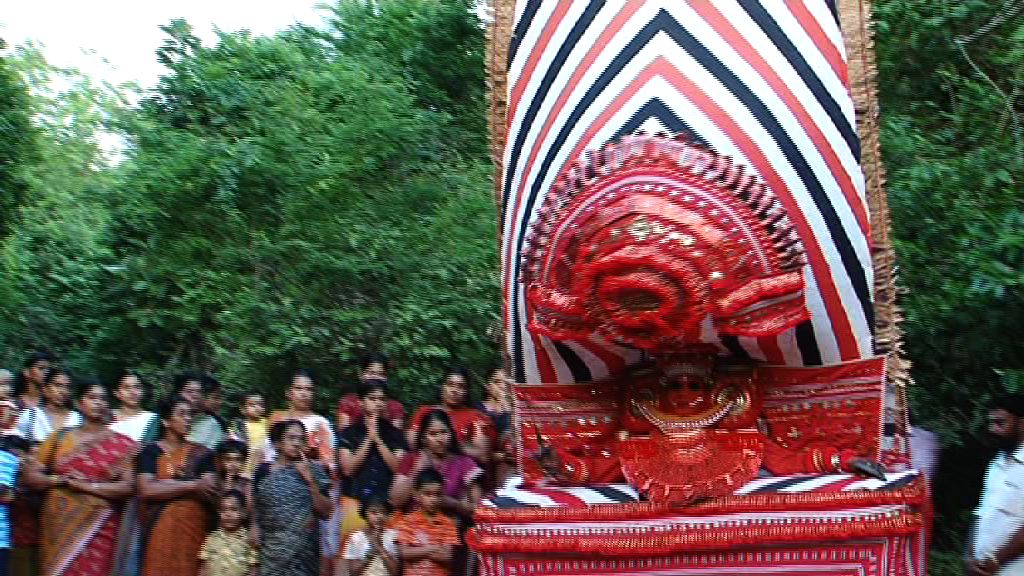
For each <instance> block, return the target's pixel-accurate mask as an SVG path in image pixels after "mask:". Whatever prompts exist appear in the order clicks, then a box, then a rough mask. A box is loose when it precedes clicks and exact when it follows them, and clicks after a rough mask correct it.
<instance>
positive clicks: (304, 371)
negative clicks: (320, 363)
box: [288, 368, 316, 387]
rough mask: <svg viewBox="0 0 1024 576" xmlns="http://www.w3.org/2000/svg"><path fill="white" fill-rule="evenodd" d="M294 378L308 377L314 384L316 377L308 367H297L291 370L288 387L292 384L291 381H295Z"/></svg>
mask: <svg viewBox="0 0 1024 576" xmlns="http://www.w3.org/2000/svg"><path fill="white" fill-rule="evenodd" d="M296 378H309V380H310V381H311V382H313V384H316V378H314V377H313V371H312V370H310V369H309V368H299V369H297V370H295V371H294V372H292V381H291V383H289V384H288V386H289V387H291V386H292V383H294V382H295V379H296Z"/></svg>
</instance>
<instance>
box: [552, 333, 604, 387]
mask: <svg viewBox="0 0 1024 576" xmlns="http://www.w3.org/2000/svg"><path fill="white" fill-rule="evenodd" d="M562 344H565V345H566V346H568V347H569V348H570V349H571V350H572V351H573V352H575V353H576V355H577V356H579V357H580V360H582V361H583V363H584V364H586V365H587V368H588V369H589V370H590V378H591V379H592V380H601V379H602V378H607V377H608V376H609V373H608V366H607V365H606V364H605V363H604V362H603V361H602V360H601V359H600V358H598V357H597V356H596V355H595V354H594V353H593V352H591V351H590V350H587V349H586V347H584V346H583V345H582V344H580V343H579V342H573V341H571V340H567V341H565V342H562Z"/></svg>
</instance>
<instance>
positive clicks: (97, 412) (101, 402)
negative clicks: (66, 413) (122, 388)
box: [78, 386, 110, 422]
mask: <svg viewBox="0 0 1024 576" xmlns="http://www.w3.org/2000/svg"><path fill="white" fill-rule="evenodd" d="M109 408H110V406H109V404H108V402H107V391H106V390H104V389H103V387H102V386H91V387H89V389H88V390H86V391H85V394H83V395H82V397H81V398H79V399H78V411H79V412H81V413H82V417H84V418H85V419H86V420H89V421H90V422H106V421H107V416H108V414H109Z"/></svg>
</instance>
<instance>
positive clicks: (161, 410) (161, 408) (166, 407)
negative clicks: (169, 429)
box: [156, 394, 192, 419]
mask: <svg viewBox="0 0 1024 576" xmlns="http://www.w3.org/2000/svg"><path fill="white" fill-rule="evenodd" d="M178 404H187V405H188V407H189V408H192V403H191V402H189V401H188V400H186V399H185V397H184V396H181V395H180V394H172V395H170V396H168V397H166V398H164V399H163V400H161V401H160V402H158V403H157V405H156V413H157V415H159V416H160V418H161V419H163V418H170V417H171V414H173V413H174V409H175V408H176V407H177V406H178Z"/></svg>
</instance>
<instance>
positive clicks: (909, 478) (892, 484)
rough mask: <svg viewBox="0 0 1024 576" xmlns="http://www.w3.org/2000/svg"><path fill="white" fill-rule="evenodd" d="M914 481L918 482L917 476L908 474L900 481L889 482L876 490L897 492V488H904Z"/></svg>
mask: <svg viewBox="0 0 1024 576" xmlns="http://www.w3.org/2000/svg"><path fill="white" fill-rule="evenodd" d="M914 480H917V474H907V475H906V476H904V477H903V478H900V479H899V480H893V481H892V482H889V483H887V484H885V485H883V486H881V487H879V488H876V490H895V489H897V488H902V487H904V486H906V485H907V484H910V483H911V482H913V481H914Z"/></svg>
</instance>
